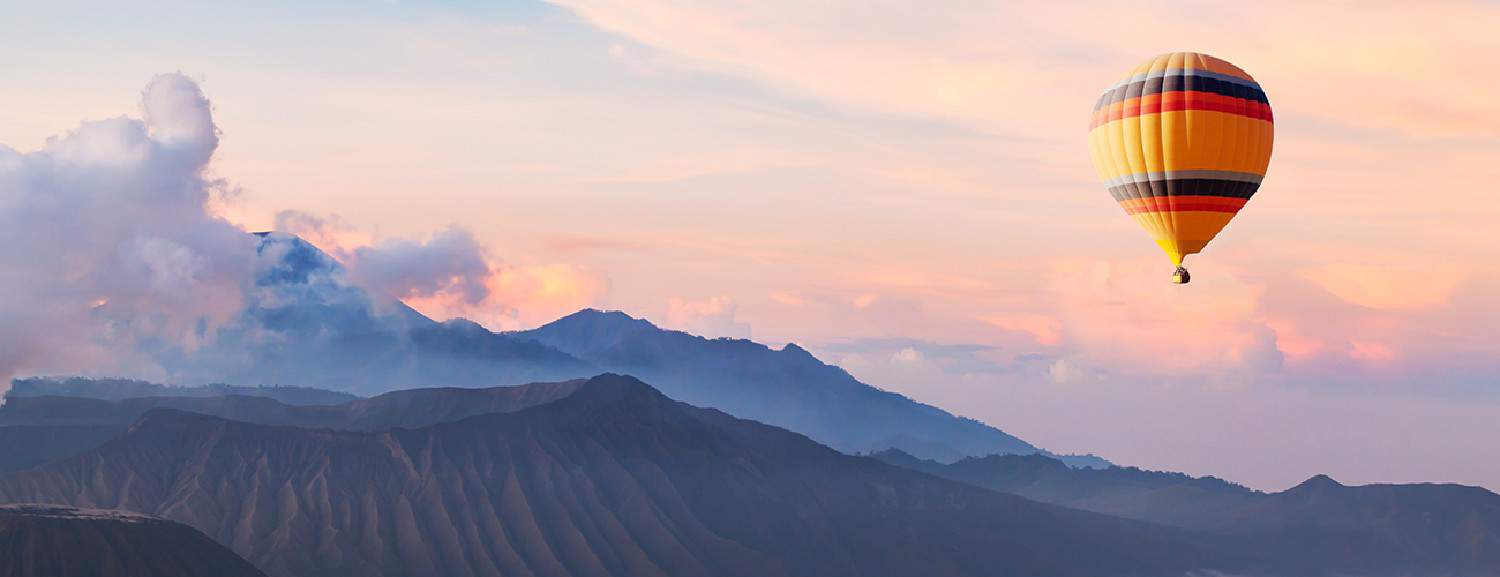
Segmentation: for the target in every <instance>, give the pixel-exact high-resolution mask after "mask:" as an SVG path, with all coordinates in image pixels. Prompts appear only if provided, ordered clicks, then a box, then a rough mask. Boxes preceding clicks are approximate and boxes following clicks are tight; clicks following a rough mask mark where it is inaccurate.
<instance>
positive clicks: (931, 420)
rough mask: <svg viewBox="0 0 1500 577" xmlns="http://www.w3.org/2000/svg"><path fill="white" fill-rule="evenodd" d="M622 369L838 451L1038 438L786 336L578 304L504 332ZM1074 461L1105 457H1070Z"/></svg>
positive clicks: (988, 449) (1003, 443)
mask: <svg viewBox="0 0 1500 577" xmlns="http://www.w3.org/2000/svg"><path fill="white" fill-rule="evenodd" d="M509 336H513V337H515V338H520V339H530V340H534V341H536V342H538V343H542V344H545V345H547V346H549V347H552V348H555V349H558V350H561V351H563V352H566V353H568V354H569V355H572V356H574V357H577V358H580V359H583V360H585V361H588V362H589V363H591V364H593V365H594V366H596V367H599V368H601V369H603V370H608V371H614V372H621V373H629V374H632V375H636V376H639V377H641V378H642V379H644V380H646V381H648V382H650V383H652V384H653V385H655V386H658V387H660V388H661V390H662V391H663V392H665V393H666V394H667V395H668V396H671V397H672V398H675V399H679V400H682V401H684V402H687V403H690V404H694V405H699V406H705V407H714V408H718V409H723V410H724V411H726V412H728V413H730V414H733V415H735V416H738V417H741V418H746V419H753V420H757V421H761V422H764V423H767V424H771V425H776V426H779V427H786V428H788V429H791V430H793V431H797V432H799V433H803V434H805V435H807V436H809V437H812V438H813V439H815V440H817V441H818V442H820V443H824V444H826V445H828V446H831V447H833V448H835V449H839V450H841V451H845V452H868V451H876V450H881V449H886V448H893V447H894V448H898V449H902V450H904V451H907V452H910V453H912V454H916V455H921V456H924V457H931V458H937V459H943V460H952V459H957V458H961V457H963V456H967V455H988V454H992V453H1016V454H1033V453H1037V452H1039V451H1040V449H1038V448H1037V447H1035V446H1033V445H1031V444H1030V443H1027V442H1025V441H1022V440H1021V439H1018V438H1016V437H1014V436H1011V435H1009V434H1007V433H1005V432H1004V431H1001V430H999V429H996V428H994V427H991V426H988V425H985V424H984V423H981V422H979V421H975V420H972V419H965V418H961V417H957V416H954V415H953V414H952V413H949V412H947V411H944V410H942V409H939V408H937V407H933V406H931V405H925V404H922V403H918V402H916V401H913V400H911V399H909V398H907V397H904V396H901V395H898V394H895V393H890V392H887V391H882V390H880V389H877V388H875V387H872V386H869V385H866V384H864V383H862V382H860V381H859V380H857V379H855V378H854V377H853V376H851V375H850V374H849V373H847V372H845V371H844V370H843V369H840V368H838V367H835V366H833V365H829V364H826V363H824V362H822V361H819V360H818V359H817V358H815V357H814V356H813V355H812V354H811V353H808V352H807V350H805V349H803V348H802V347H799V346H797V345H795V344H788V345H786V346H785V347H784V348H782V349H781V350H774V349H771V348H769V347H767V346H765V345H762V344H759V343H755V342H752V341H748V340H742V339H706V338H703V337H698V336H693V335H690V334H687V333H684V332H680V331H671V330H664V329H661V328H658V327H657V326H656V325H653V324H651V323H650V322H648V321H645V320H641V319H636V318H632V317H630V316H629V315H626V314H624V313H621V312H604V311H598V310H592V309H588V310H583V311H579V312H577V313H574V314H572V315H568V316H566V317H563V318H561V319H558V320H557V321H554V322H552V323H550V324H547V325H545V326H542V327H540V328H537V329H535V330H530V331H523V332H516V333H509ZM1069 459H1070V461H1071V463H1072V464H1074V465H1076V466H1107V465H1108V463H1107V462H1106V461H1104V460H1102V459H1099V458H1097V457H1070V458H1069Z"/></svg>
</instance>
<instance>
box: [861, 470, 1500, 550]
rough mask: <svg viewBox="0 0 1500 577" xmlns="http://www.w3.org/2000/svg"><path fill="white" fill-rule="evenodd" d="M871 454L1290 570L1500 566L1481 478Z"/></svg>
mask: <svg viewBox="0 0 1500 577" xmlns="http://www.w3.org/2000/svg"><path fill="white" fill-rule="evenodd" d="M873 457H875V458H877V459H879V460H881V461H883V462H886V463H889V464H892V465H896V466H900V467H906V468H909V469H914V470H917V471H923V472H926V473H929V474H932V475H935V476H939V477H943V478H947V479H952V480H956V481H961V482H964V483H968V484H970V485H974V486H978V487H985V488H989V489H994V490H997V491H1003V492H1007V493H1013V494H1017V495H1021V496H1025V497H1027V498H1030V499H1034V500H1037V501H1041V502H1046V503H1053V504H1057V505H1063V506H1067V507H1072V508H1077V509H1083V510H1088V511H1094V512H1099V513H1107V514H1111V515H1118V516H1121V517H1129V518H1134V519H1141V520H1148V521H1153V522H1158V523H1163V524H1168V525H1174V526H1178V527H1182V528H1185V529H1193V530H1199V531H1205V532H1211V533H1215V534H1221V535H1225V536H1231V537H1233V538H1235V539H1239V540H1240V541H1241V542H1243V543H1246V544H1248V545H1249V546H1251V547H1253V548H1256V549H1259V550H1263V551H1275V552H1276V555H1277V556H1278V557H1279V558H1281V559H1282V560H1283V561H1284V565H1282V567H1281V570H1282V571H1289V572H1297V573H1305V574H1343V575H1393V576H1395V575H1464V576H1495V575H1500V495H1496V494H1495V493H1491V492H1489V491H1487V490H1485V489H1482V488H1479V487H1465V486H1461V485H1437V484H1420V485H1366V486H1361V487H1348V486H1345V485H1342V484H1339V483H1338V482H1336V481H1334V480H1333V479H1331V478H1329V477H1327V476H1324V475H1319V476H1316V477H1313V478H1312V479H1309V480H1308V481H1306V482H1304V483H1302V484H1301V485H1298V486H1296V487H1293V488H1291V489H1288V490H1286V491H1283V492H1280V493H1270V494H1267V493H1262V492H1259V491H1252V490H1250V489H1247V488H1244V487H1241V486H1239V485H1234V484H1232V483H1228V482H1225V481H1222V480H1219V479H1214V478H1211V477H1199V478H1195V477H1189V476H1187V475H1183V474H1181V473H1163V472H1156V471H1143V470H1140V469H1136V468H1125V467H1113V468H1110V469H1104V470H1088V469H1074V468H1071V467H1068V466H1066V465H1064V464H1062V463H1061V462H1058V461H1056V460H1053V459H1049V458H1047V457H1044V456H1040V455H1027V456H1021V455H997V456H990V457H983V458H969V459H964V460H961V461H958V462H955V463H951V464H942V463H938V462H936V461H931V460H923V459H918V458H915V457H913V456H911V455H909V454H906V453H903V452H900V451H884V452H880V453H876V454H875V455H873Z"/></svg>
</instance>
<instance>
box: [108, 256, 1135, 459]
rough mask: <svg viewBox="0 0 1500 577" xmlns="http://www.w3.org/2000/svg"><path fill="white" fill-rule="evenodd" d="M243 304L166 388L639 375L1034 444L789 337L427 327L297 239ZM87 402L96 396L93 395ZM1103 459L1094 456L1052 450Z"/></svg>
mask: <svg viewBox="0 0 1500 577" xmlns="http://www.w3.org/2000/svg"><path fill="white" fill-rule="evenodd" d="M259 235H260V237H261V242H260V245H259V249H258V250H259V255H260V264H259V265H258V271H259V272H258V276H257V280H256V286H255V288H254V290H253V291H251V293H250V294H248V295H247V297H246V301H247V306H246V309H245V311H244V312H243V313H242V314H241V315H239V317H238V318H237V319H235V320H234V321H233V322H231V323H229V324H228V325H227V326H225V327H222V328H220V329H219V331H218V332H217V334H216V337H215V338H214V339H211V340H210V342H209V343H208V344H206V345H204V346H201V347H199V348H197V349H194V350H192V351H186V350H179V349H172V348H164V349H162V350H158V351H154V356H155V358H157V359H159V360H160V362H161V364H162V365H163V366H164V367H165V368H166V369H167V371H168V373H169V374H170V375H171V376H172V378H173V380H174V381H175V382H186V383H194V382H230V383H243V384H262V385H277V384H279V385H300V386H311V387H320V388H328V389H336V390H341V391H351V392H356V393H359V394H364V395H370V394H377V393H381V392H385V391H390V390H394V389H407V388H416V387H433V386H446V387H485V386H494V385H510V384H518V383H526V382H535V381H561V380H568V379H576V378H586V377H589V376H592V375H595V374H598V373H600V372H605V371H614V372H625V373H631V374H636V375H640V376H642V377H643V378H646V379H647V380H649V381H651V382H653V383H657V384H659V386H661V387H662V388H663V389H664V390H666V391H667V392H668V393H669V394H670V395H672V396H673V397H675V398H680V399H683V400H685V401H688V402H690V403H694V404H698V405H702V406H711V407H716V408H721V409H724V410H726V411H728V412H730V413H733V414H735V415H739V416H742V417H746V418H751V419H756V420H760V421H763V422H766V423H770V424H774V425H778V426H784V427H787V428H791V429H793V430H796V431H798V432H802V433H805V434H807V435H809V436H811V437H813V438H814V439H817V440H818V441H820V442H823V443H826V444H828V445H830V446H833V447H834V448H837V449H840V450H843V451H860V452H864V451H875V450H881V449H886V448H892V447H894V448H899V449H902V450H905V451H908V452H910V453H912V454H916V455H920V456H923V457H929V458H935V459H941V460H944V461H951V460H956V459H960V458H962V457H965V456H972V455H988V454H994V453H1016V454H1032V453H1036V452H1039V451H1040V449H1038V448H1037V447H1035V446H1033V445H1031V444H1030V443H1027V442H1025V441H1022V440H1020V439H1018V438H1016V437H1014V436H1011V435H1009V434H1007V433H1005V432H1003V431H1001V430H999V429H996V428H994V427H990V426H987V425H985V424H984V423H980V422H978V421H974V420H971V419H964V418H960V417H956V416H954V415H952V414H951V413H948V412H946V411H943V410H941V409H938V408H936V407H932V406H929V405H924V404H921V403H917V402H915V401H913V400H911V399H908V398H906V397H903V396H901V395H897V394H893V393H889V392H886V391H882V390H880V389H876V388H874V387H871V386H869V385H866V384H864V383H861V382H859V381H858V380H856V379H855V378H854V377H852V376H850V375H849V374H848V373H846V372H844V371H843V370H841V369H839V368H837V367H834V366H831V365H828V364H825V363H823V362H821V361H819V360H818V359H816V358H814V357H813V356H812V355H811V354H809V353H808V352H807V351H806V350H804V349H802V348H801V347H798V346H797V345H787V346H786V347H784V348H782V349H781V350H772V349H770V348H767V347H766V346H764V345H760V344H757V343H754V342H751V341H747V340H729V339H704V338H701V337H696V336H693V335H689V334H687V333H682V332H678V331H668V330H662V329H660V328H657V327H656V326H655V325H652V324H651V323H649V322H647V321H644V320H639V319H634V318H631V317H629V316H627V315H625V314H623V313H606V312H601V311H595V310H584V311H580V312H578V313H575V314H573V315H569V316H567V317H564V318H562V319H559V320H557V321H555V322H553V323H551V324H548V325H546V326H543V327H540V328H538V329H535V330H531V331H524V332H514V333H495V332H491V331H489V330H486V329H485V328H484V327H482V326H479V325H478V324H475V323H472V322H469V321H465V320H462V319H455V320H450V321H448V322H443V323H439V322H435V321H433V320H432V319H429V318H427V317H425V316H423V315H422V314H421V313H419V312H417V311H416V310H413V309H412V308H410V307H408V306H406V305H405V304H403V303H401V302H400V301H398V300H396V299H394V298H391V297H389V296H383V295H374V294H370V293H368V292H367V291H365V290H364V289H362V288H361V287H359V286H357V285H355V284H353V283H352V282H350V281H349V279H348V278H347V274H346V272H345V270H344V268H343V267H342V265H340V264H339V262H338V261H337V260H336V259H334V258H333V257H331V256H329V255H328V254H326V253H324V252H322V251H321V250H319V249H318V248H317V247H314V246H313V245H311V244H309V243H307V242H306V241H304V240H302V239H300V238H298V237H296V236H293V235H288V234H283V233H274V232H271V233H259ZM91 396H93V395H91ZM1062 458H1063V459H1064V460H1065V461H1066V462H1068V463H1069V464H1071V465H1074V466H1089V467H1104V466H1108V464H1109V463H1108V462H1106V461H1104V460H1103V459H1100V458H1097V457H1093V456H1078V457H1071V456H1070V457H1062Z"/></svg>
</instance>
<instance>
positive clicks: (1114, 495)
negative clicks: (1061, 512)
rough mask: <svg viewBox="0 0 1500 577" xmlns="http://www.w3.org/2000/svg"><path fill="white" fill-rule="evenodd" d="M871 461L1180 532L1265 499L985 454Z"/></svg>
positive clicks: (1179, 478) (1135, 472)
mask: <svg viewBox="0 0 1500 577" xmlns="http://www.w3.org/2000/svg"><path fill="white" fill-rule="evenodd" d="M871 456H872V457H874V458H876V459H879V460H881V461H884V462H886V463H889V464H892V465H896V466H899V467H905V468H908V469H913V470H917V471H922V472H924V473H928V474H931V475H936V476H938V477H943V478H945V479H952V480H955V481H960V482H963V483H968V484H970V485H974V486H976V487H984V488H986V489H993V490H996V491H1001V492H1005V493H1013V494H1016V495H1021V496H1023V497H1026V498H1028V499H1033V500H1036V501H1041V502H1044V503H1053V504H1057V505H1062V506H1065V507H1071V508H1074V509H1083V510H1086V511H1094V512H1098V513H1106V514H1109V515H1118V516H1121V517H1129V518H1133V519H1142V520H1147V521H1153V522H1157V523H1165V524H1168V525H1177V526H1181V527H1190V528H1202V527H1203V526H1204V524H1203V522H1202V519H1205V518H1212V517H1214V516H1215V515H1223V514H1225V512H1226V511H1228V510H1232V509H1235V508H1237V507H1241V506H1244V505H1247V504H1249V503H1252V502H1255V501H1256V500H1257V499H1258V498H1260V497H1262V496H1264V494H1262V493H1260V492H1257V491H1253V490H1251V489H1248V488H1246V487H1243V486H1240V485H1236V484H1233V483H1230V482H1228V481H1224V480H1221V479H1216V478H1213V477H1190V476H1187V475H1184V474H1182V473H1167V472H1158V471H1146V470H1142V469H1138V468H1135V467H1110V468H1107V469H1078V468H1073V467H1069V466H1067V465H1066V464H1064V463H1062V462H1061V461H1059V460H1057V459H1053V458H1050V457H1047V456H1044V455H989V456H986V457H969V458H965V459H962V460H959V461H955V462H953V463H949V464H944V463H939V462H937V461H933V460H927V459H919V458H917V457H914V456H912V455H910V454H908V453H905V452H902V451H898V450H887V451H881V452H877V453H874V454H872V455H871Z"/></svg>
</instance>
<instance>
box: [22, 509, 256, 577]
mask: <svg viewBox="0 0 1500 577" xmlns="http://www.w3.org/2000/svg"><path fill="white" fill-rule="evenodd" d="M0 544H3V551H4V554H0V577H138V576H150V577H207V576H210V575H212V576H214V577H265V573H262V572H260V570H258V569H256V568H255V567H254V566H253V565H251V564H250V563H249V562H247V561H245V560H244V559H241V558H240V557H239V556H238V555H235V554H234V553H233V552H231V551H230V550H228V549H225V548H224V546H223V545H220V544H218V543H215V542H214V541H213V540H212V539H209V538H208V537H207V536H205V535H204V534H203V533H200V532H198V531H197V530H195V529H193V528H191V527H187V526H185V525H182V524H180V523H174V522H171V521H167V520H164V519H160V518H156V517H151V516H147V515H141V514H139V513H126V512H121V511H98V510H86V509H72V508H67V507H57V506H45V505H9V506H0Z"/></svg>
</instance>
